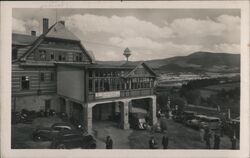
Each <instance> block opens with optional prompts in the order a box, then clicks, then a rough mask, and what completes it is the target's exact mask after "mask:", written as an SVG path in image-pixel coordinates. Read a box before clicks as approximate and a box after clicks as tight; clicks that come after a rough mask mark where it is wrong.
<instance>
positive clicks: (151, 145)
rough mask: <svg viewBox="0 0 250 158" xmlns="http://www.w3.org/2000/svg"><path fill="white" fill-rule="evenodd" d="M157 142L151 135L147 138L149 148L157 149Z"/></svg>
mask: <svg viewBox="0 0 250 158" xmlns="http://www.w3.org/2000/svg"><path fill="white" fill-rule="evenodd" d="M156 145H157V143H156V141H155V139H154V137H151V138H150V140H149V149H157V146H156Z"/></svg>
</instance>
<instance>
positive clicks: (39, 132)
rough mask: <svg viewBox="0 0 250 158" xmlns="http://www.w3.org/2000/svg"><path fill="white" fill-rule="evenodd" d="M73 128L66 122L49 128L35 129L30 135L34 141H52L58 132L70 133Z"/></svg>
mask: <svg viewBox="0 0 250 158" xmlns="http://www.w3.org/2000/svg"><path fill="white" fill-rule="evenodd" d="M74 129H75V128H74V127H73V126H72V125H71V124H69V123H66V122H61V123H55V124H53V125H52V126H51V127H40V128H37V129H36V130H35V131H34V132H33V133H32V138H33V140H34V141H50V140H52V139H53V138H54V137H55V136H56V135H57V134H58V133H59V132H60V131H62V130H65V131H70V130H74Z"/></svg>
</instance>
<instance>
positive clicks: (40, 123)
mask: <svg viewBox="0 0 250 158" xmlns="http://www.w3.org/2000/svg"><path fill="white" fill-rule="evenodd" d="M56 122H62V120H61V119H60V118H58V117H56V116H53V117H41V118H36V119H34V120H33V122H32V124H23V123H19V124H15V125H12V126H11V148H12V149H47V148H49V147H50V144H51V142H50V141H42V142H34V141H33V140H32V132H33V131H34V130H35V129H36V128H37V127H50V126H51V125H52V124H54V123H56Z"/></svg>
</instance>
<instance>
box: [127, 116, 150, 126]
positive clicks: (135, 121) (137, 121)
mask: <svg viewBox="0 0 250 158" xmlns="http://www.w3.org/2000/svg"><path fill="white" fill-rule="evenodd" d="M129 124H130V127H131V128H133V129H138V130H145V129H147V125H148V123H147V122H146V115H145V114H144V113H130V114H129Z"/></svg>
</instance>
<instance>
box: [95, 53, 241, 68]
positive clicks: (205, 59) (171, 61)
mask: <svg viewBox="0 0 250 158" xmlns="http://www.w3.org/2000/svg"><path fill="white" fill-rule="evenodd" d="M139 62H140V61H131V62H130V64H132V65H136V64H138V63H139ZM145 62H146V63H147V64H148V65H149V66H150V67H152V68H153V69H157V70H160V71H164V72H204V71H206V72H207V71H208V72H240V54H228V53H212V52H195V53H192V54H190V55H187V56H176V57H171V58H165V59H157V60H148V61H145ZM98 63H102V64H104V63H105V64H111V65H121V64H122V63H125V61H98Z"/></svg>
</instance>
